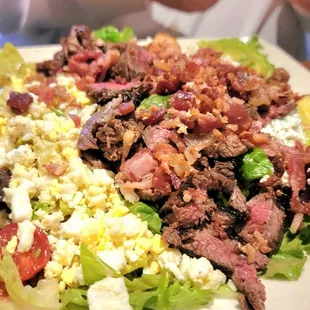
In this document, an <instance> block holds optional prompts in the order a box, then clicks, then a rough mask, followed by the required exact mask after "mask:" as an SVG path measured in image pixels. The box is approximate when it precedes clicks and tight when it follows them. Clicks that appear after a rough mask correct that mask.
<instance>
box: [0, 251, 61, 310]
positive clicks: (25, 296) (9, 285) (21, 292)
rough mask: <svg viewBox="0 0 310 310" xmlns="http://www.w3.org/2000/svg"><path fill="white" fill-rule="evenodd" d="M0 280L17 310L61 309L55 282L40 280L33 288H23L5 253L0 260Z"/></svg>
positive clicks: (13, 266) (11, 259) (11, 260)
mask: <svg viewBox="0 0 310 310" xmlns="http://www.w3.org/2000/svg"><path fill="white" fill-rule="evenodd" d="M0 278H1V279H2V280H3V281H4V283H5V287H6V290H7V293H8V294H9V297H10V299H11V301H12V303H13V305H16V307H15V308H17V309H27V310H43V309H44V310H58V309H60V308H61V304H60V303H59V294H58V283H57V280H56V279H53V280H40V281H39V282H38V285H37V286H36V287H35V288H32V287H31V286H29V285H26V286H23V283H22V281H21V279H20V277H19V273H18V270H17V267H16V265H15V263H14V261H13V258H12V256H11V255H9V254H8V253H7V252H5V251H4V253H3V257H2V259H1V260H0ZM13 309H14V308H13Z"/></svg>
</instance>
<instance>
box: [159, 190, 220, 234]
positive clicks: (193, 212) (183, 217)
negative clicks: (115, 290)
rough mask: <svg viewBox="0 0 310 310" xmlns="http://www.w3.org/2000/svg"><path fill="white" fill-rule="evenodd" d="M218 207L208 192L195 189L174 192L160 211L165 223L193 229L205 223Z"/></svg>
mask: <svg viewBox="0 0 310 310" xmlns="http://www.w3.org/2000/svg"><path fill="white" fill-rule="evenodd" d="M215 209H216V205H215V203H214V201H213V200H212V199H210V198H209V197H208V194H207V192H206V191H202V190H200V189H195V188H187V189H185V190H184V189H182V188H181V189H180V190H179V191H177V192H173V193H172V194H171V195H170V196H169V198H168V200H167V201H166V203H165V204H164V205H163V207H162V208H161V210H160V214H161V215H162V216H164V221H165V222H166V223H168V224H172V223H173V225H174V226H175V227H180V228H191V227H194V226H198V225H200V224H202V223H203V222H205V221H206V220H207V219H208V218H209V216H211V214H212V212H213V210H215Z"/></svg>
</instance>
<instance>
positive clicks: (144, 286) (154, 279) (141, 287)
mask: <svg viewBox="0 0 310 310" xmlns="http://www.w3.org/2000/svg"><path fill="white" fill-rule="evenodd" d="M160 278H161V275H159V274H157V275H150V274H143V275H142V276H141V277H140V278H134V279H133V280H129V279H127V278H125V283H126V287H127V290H128V292H129V293H132V292H135V291H146V290H148V289H152V288H155V287H158V284H159V281H160Z"/></svg>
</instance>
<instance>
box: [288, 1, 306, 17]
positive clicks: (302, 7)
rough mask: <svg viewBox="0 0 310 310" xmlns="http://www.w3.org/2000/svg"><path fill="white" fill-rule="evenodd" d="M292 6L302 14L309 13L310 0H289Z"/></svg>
mask: <svg viewBox="0 0 310 310" xmlns="http://www.w3.org/2000/svg"><path fill="white" fill-rule="evenodd" d="M289 2H290V3H291V4H292V5H293V7H294V8H295V9H296V10H297V11H299V12H300V13H301V14H303V15H307V16H309V15H310V1H309V0H289Z"/></svg>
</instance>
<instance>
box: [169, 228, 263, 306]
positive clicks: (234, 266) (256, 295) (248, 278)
mask: <svg viewBox="0 0 310 310" xmlns="http://www.w3.org/2000/svg"><path fill="white" fill-rule="evenodd" d="M163 238H164V239H165V240H166V241H167V242H169V243H171V244H173V245H174V246H178V247H180V249H181V250H184V251H186V252H188V253H191V254H193V255H195V256H202V257H206V258H207V259H209V260H210V261H211V262H212V263H213V264H215V265H217V266H219V267H220V268H223V269H224V270H226V271H228V272H231V273H232V279H233V281H234V283H235V285H236V286H237V287H238V288H239V289H240V290H242V291H243V292H244V293H245V295H246V297H247V299H248V301H249V303H250V304H251V305H252V306H253V308H254V309H255V310H263V309H265V308H264V301H265V300H266V293H265V288H264V286H263V284H262V283H261V282H260V281H259V279H258V278H257V275H256V269H264V268H265V267H266V265H267V263H268V257H267V256H265V255H263V254H261V253H260V252H256V259H255V262H254V263H253V264H249V263H248V261H247V258H246V256H245V255H244V254H243V253H242V252H241V250H240V247H239V243H238V242H237V241H236V240H231V239H219V238H217V237H215V236H214V231H213V229H212V228H211V227H210V226H209V227H208V228H203V229H201V230H196V231H194V232H193V231H191V237H190V239H188V240H186V242H184V243H181V245H180V242H182V236H181V234H180V233H179V234H177V231H176V230H173V229H172V228H171V227H170V228H168V230H167V231H166V230H165V231H164V234H163Z"/></svg>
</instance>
